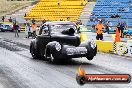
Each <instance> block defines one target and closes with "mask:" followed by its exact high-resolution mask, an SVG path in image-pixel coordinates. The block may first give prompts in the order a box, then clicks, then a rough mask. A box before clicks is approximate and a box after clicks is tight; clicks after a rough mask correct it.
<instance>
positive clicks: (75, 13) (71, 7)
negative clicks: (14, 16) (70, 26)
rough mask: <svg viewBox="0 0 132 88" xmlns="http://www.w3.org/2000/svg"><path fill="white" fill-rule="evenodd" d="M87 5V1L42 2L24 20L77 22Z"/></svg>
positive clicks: (46, 0) (44, 0) (55, 0)
mask: <svg viewBox="0 0 132 88" xmlns="http://www.w3.org/2000/svg"><path fill="white" fill-rule="evenodd" d="M86 3H87V1H85V0H40V1H39V2H38V3H37V4H36V6H35V7H34V8H33V9H32V10H31V11H29V13H27V16H26V17H24V18H25V19H33V18H34V19H35V20H37V21H41V20H43V19H45V20H51V21H58V20H67V19H68V20H70V21H76V20H78V18H79V16H80V14H81V12H82V10H83V8H84V6H85V5H86Z"/></svg>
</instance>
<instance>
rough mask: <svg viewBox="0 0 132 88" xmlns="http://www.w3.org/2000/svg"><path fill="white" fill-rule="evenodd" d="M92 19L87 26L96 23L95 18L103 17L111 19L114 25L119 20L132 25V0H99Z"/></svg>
mask: <svg viewBox="0 0 132 88" xmlns="http://www.w3.org/2000/svg"><path fill="white" fill-rule="evenodd" d="M115 15H118V17H114V16H115ZM90 19H91V20H90V21H89V22H88V23H87V26H91V25H93V24H94V21H93V19H103V20H104V21H108V20H109V21H111V22H112V23H113V26H116V25H117V23H118V22H126V23H127V25H128V26H129V27H132V0H97V1H96V5H95V7H94V9H93V11H92V15H91V16H90Z"/></svg>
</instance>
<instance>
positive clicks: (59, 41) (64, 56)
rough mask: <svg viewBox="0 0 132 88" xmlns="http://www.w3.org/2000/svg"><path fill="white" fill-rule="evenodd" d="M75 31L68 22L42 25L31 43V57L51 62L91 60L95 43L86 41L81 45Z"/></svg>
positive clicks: (73, 25) (72, 25) (94, 52)
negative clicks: (73, 59) (80, 58)
mask: <svg viewBox="0 0 132 88" xmlns="http://www.w3.org/2000/svg"><path fill="white" fill-rule="evenodd" d="M76 31H77V27H76V25H75V24H74V23H72V22H69V21H53V22H46V23H44V24H43V25H42V26H41V27H40V29H39V35H38V36H37V37H36V38H35V39H33V40H32V41H31V44H30V53H31V55H32V57H33V58H40V57H44V58H45V59H47V60H49V61H51V62H56V61H60V60H69V59H71V58H77V57H86V58H87V59H88V60H92V59H93V57H94V56H95V55H96V53H97V46H96V44H95V42H94V41H92V40H88V41H86V42H82V43H81V41H80V36H79V34H77V33H76Z"/></svg>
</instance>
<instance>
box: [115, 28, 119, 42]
mask: <svg viewBox="0 0 132 88" xmlns="http://www.w3.org/2000/svg"><path fill="white" fill-rule="evenodd" d="M114 42H120V33H119V31H118V28H116V35H115V41H114Z"/></svg>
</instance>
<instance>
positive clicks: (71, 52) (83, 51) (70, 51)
mask: <svg viewBox="0 0 132 88" xmlns="http://www.w3.org/2000/svg"><path fill="white" fill-rule="evenodd" d="M66 52H67V55H75V54H86V53H87V49H86V48H85V47H76V48H67V49H66Z"/></svg>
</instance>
